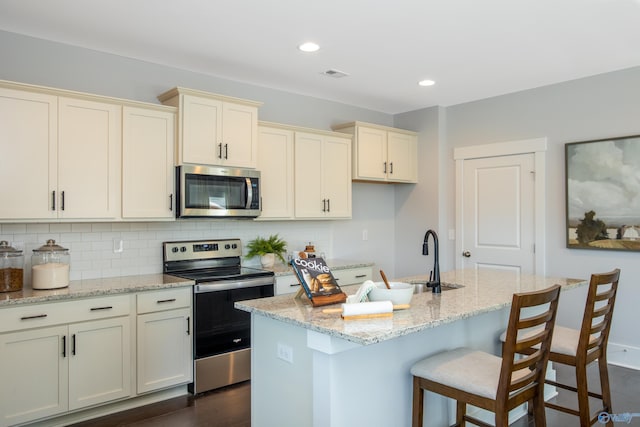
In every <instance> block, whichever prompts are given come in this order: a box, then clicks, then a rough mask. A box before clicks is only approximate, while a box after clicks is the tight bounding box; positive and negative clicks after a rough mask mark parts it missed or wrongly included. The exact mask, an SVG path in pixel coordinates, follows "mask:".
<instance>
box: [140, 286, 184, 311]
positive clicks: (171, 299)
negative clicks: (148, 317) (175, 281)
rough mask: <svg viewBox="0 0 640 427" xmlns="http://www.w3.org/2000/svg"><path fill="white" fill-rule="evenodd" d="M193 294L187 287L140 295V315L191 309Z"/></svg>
mask: <svg viewBox="0 0 640 427" xmlns="http://www.w3.org/2000/svg"><path fill="white" fill-rule="evenodd" d="M192 292H193V289H192V288H191V287H185V288H178V289H167V290H162V291H150V292H144V293H140V294H138V302H137V309H138V314H141V313H152V312H154V311H164V310H172V309H174V308H182V307H190V306H191V294H192Z"/></svg>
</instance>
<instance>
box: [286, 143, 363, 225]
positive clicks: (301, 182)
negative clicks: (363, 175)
mask: <svg viewBox="0 0 640 427" xmlns="http://www.w3.org/2000/svg"><path fill="white" fill-rule="evenodd" d="M294 147H295V148H294V159H295V160H294V180H295V216H296V218H306V219H334V218H351V138H345V137H342V136H338V135H337V133H336V132H327V133H320V132H318V133H310V132H296V133H295V145H294Z"/></svg>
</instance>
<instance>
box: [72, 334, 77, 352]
mask: <svg viewBox="0 0 640 427" xmlns="http://www.w3.org/2000/svg"><path fill="white" fill-rule="evenodd" d="M71 354H72V355H74V356H75V355H76V334H73V335H71Z"/></svg>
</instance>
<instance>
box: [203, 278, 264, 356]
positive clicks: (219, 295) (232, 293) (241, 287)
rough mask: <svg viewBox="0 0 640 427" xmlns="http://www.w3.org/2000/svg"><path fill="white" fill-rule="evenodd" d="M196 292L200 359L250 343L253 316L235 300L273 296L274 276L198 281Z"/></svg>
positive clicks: (247, 346) (248, 345)
mask: <svg viewBox="0 0 640 427" xmlns="http://www.w3.org/2000/svg"><path fill="white" fill-rule="evenodd" d="M194 292H195V294H194V300H195V306H194V318H195V327H194V332H195V336H194V341H195V342H194V346H195V356H194V357H195V358H196V359H200V358H205V357H209V356H213V355H216V354H222V353H227V352H231V351H235V350H240V349H244V348H249V347H250V346H251V315H250V314H249V313H247V312H245V311H241V310H238V309H236V308H235V307H234V303H235V302H236V301H243V300H249V299H257V298H265V297H270V296H273V295H274V286H273V277H261V278H254V279H246V280H242V281H220V282H210V283H198V284H196V286H195V288H194Z"/></svg>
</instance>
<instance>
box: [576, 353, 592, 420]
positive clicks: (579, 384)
mask: <svg viewBox="0 0 640 427" xmlns="http://www.w3.org/2000/svg"><path fill="white" fill-rule="evenodd" d="M576 388H577V389H578V391H577V393H578V412H580V425H581V426H590V425H591V412H590V410H589V391H588V388H587V366H586V365H585V363H584V362H583V361H578V363H576Z"/></svg>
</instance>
